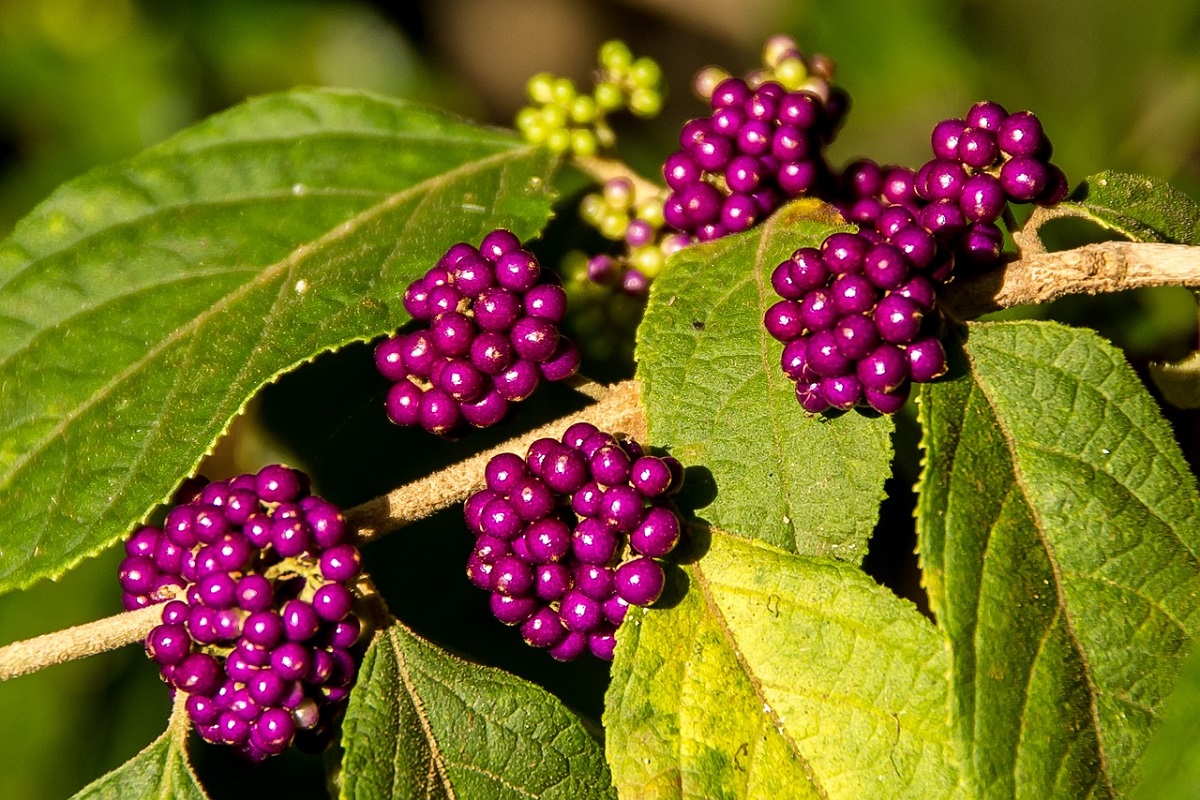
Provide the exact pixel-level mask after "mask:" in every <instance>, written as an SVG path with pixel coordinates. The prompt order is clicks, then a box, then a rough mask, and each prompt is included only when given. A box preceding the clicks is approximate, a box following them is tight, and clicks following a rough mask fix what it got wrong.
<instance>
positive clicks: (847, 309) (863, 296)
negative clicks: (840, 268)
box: [830, 273, 878, 316]
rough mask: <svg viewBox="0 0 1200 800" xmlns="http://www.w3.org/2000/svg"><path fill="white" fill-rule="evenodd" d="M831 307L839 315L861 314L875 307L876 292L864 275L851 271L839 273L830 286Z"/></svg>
mask: <svg viewBox="0 0 1200 800" xmlns="http://www.w3.org/2000/svg"><path fill="white" fill-rule="evenodd" d="M830 292H831V294H832V295H833V308H834V310H835V311H836V312H837V313H838V315H839V316H844V315H847V314H863V313H865V312H867V311H870V310H871V309H872V308H874V307H875V301H876V299H877V298H878V293H877V292H876V291H875V286H874V284H873V283H872V282H871V280H870V279H869V278H867V277H866V276H865V275H862V274H858V273H853V274H848V275H839V276H838V277H837V278H835V279H834V281H833V285H832V286H831V287H830Z"/></svg>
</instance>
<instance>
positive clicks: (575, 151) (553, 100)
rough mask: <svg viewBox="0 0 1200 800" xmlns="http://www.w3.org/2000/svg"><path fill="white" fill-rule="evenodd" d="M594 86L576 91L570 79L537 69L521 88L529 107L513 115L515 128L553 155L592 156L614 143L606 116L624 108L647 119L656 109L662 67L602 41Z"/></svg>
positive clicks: (625, 47) (621, 45)
mask: <svg viewBox="0 0 1200 800" xmlns="http://www.w3.org/2000/svg"><path fill="white" fill-rule="evenodd" d="M598 60H599V67H598V69H597V71H596V86H595V88H594V89H593V91H592V93H591V94H586V93H581V92H580V91H579V89H578V88H577V87H576V86H575V82H574V81H572V80H570V79H569V78H559V77H555V76H554V75H551V74H550V73H548V72H540V73H538V74H537V75H534V76H533V77H532V78H530V79H529V82H528V83H527V84H526V87H525V91H526V94H527V95H528V96H529V99H530V100H532V101H533V105H528V106H525V107H524V108H522V109H521V110H520V111H519V112H518V113H517V120H516V125H517V130H519V131H520V132H521V134H522V135H523V136H524V137H525V140H526V141H528V142H530V143H531V144H542V145H545V146H546V147H548V148H550V150H551V151H553V152H554V153H559V154H561V153H567V152H570V153H571V154H572V155H576V156H593V155H595V154H596V153H597V151H598V150H600V149H602V148H611V147H612V146H613V144H614V143H615V141H616V137H615V135H614V134H613V131H612V128H611V127H609V125H608V119H607V117H608V114H610V113H613V112H616V111H623V110H628V111H629V112H630V113H631V114H633V115H634V116H636V117H643V118H645V117H653V116H654V115H655V114H657V113H658V112H659V110H660V109H661V108H662V101H663V89H662V70H661V69H660V68H659V66H658V64H657V63H656V62H655V61H654V60H653V59H650V58H646V57H642V58H636V59H635V58H634V57H633V53H631V52H630V50H629V47H628V45H626V44H625V43H624V42H620V41H615V40H614V41H610V42H605V43H604V44H603V45H601V47H600V52H599V54H598Z"/></svg>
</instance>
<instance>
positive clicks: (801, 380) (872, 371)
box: [763, 229, 946, 414]
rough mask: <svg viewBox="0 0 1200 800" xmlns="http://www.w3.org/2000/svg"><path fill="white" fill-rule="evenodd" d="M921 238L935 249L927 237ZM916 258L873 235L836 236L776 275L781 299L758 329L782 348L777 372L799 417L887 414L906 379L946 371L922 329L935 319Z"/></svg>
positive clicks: (922, 264) (799, 254) (896, 405)
mask: <svg viewBox="0 0 1200 800" xmlns="http://www.w3.org/2000/svg"><path fill="white" fill-rule="evenodd" d="M921 233H923V234H924V238H923V239H922V240H921V241H922V242H924V245H925V246H926V248H927V249H928V250H933V249H934V248H933V237H932V235H930V234H929V233H928V232H927V231H924V229H922V230H921ZM921 255H922V258H921V259H914V258H913V257H912V256H911V255H909V254H908V253H906V252H905V250H904V249H903V248H902V247H900V246H898V245H896V244H892V243H889V242H887V241H883V240H882V237H880V236H879V235H877V234H875V233H874V232H869V231H868V232H859V233H835V234H832V235H830V236H829V237H827V238H826V239H825V241H824V242H822V243H821V247H820V249H817V248H812V247H805V248H801V249H799V250H797V251H795V252H794V253H793V254H792V256H791V258H789V259H788V260H786V261H784V262H782V263H781V264H779V266H777V267H776V268H775V271H774V272H773V273H772V275H771V285H772V287H774V289H775V291H776V292H777V293H778V294H779V295H780V296H781V297H783V298H784V299H783V300H780V301H779V302H777V303H775V304H774V305H772V306H771V307H770V308H769V309H767V313H766V316H765V317H764V320H763V321H764V324H765V325H766V328H767V332H768V333H770V334H771V336H773V337H774V338H776V339H778V340H779V341H781V342H783V345H784V347H783V354H782V357H781V363H782V366H783V372H784V374H785V375H787V377H788V378H789V379H791V380H792V381H794V382H795V383H796V399H797V400H798V401H799V403H800V406H801V407H802V408H803V409H804V410H805V411H808V412H809V413H813V414H816V413H820V412H822V411H826V410H828V409H830V408H833V409H838V410H848V409H851V408H853V407H854V406H868V407H870V408H873V409H875V410H876V411H878V412H880V413H883V414H894V413H896V412H897V411H899V410H900V407H901V406H903V405H904V401H905V400H906V399H907V397H908V382H909V381H910V380H912V381H915V382H917V383H921V382H924V381H930V380H933V379H934V378H936V377H938V376H939V375H941V374H943V373H944V372H945V370H946V354H945V351H944V350H943V349H942V345H941V343H940V342H939V341H938V339H937V337H936V336H935V335H933V332H931V331H930V330H929V327H928V325H927V324H923V321H924V320H925V319H926V317H929V318H930V319H934V317H933V315H932V312H933V309H934V281H933V280H932V279H931V277H930V275H929V274H928V272H927V271H926V270H925V268H926V267H928V266H929V265H930V263H931V262H930V261H929V260H927V259H924V253H923V252H922V254H921Z"/></svg>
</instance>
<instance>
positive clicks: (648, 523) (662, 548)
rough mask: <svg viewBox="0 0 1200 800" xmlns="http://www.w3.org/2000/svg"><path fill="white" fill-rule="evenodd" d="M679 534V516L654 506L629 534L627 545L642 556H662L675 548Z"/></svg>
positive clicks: (666, 509)
mask: <svg viewBox="0 0 1200 800" xmlns="http://www.w3.org/2000/svg"><path fill="white" fill-rule="evenodd" d="M679 534H680V525H679V517H678V516H676V515H675V513H674V512H673V511H671V510H670V509H668V508H664V507H662V506H654V507H651V508H649V509H647V510H646V513H645V515H644V516H643V517H642V520H641V522H639V523H638V525H637V527H636V528H634V530H633V531H632V532H631V533H630V534H629V545H630V547H632V548H633V549H634V550H635V551H636V552H638V553H641V554H642V555H644V556H650V557H652V558H662V557H663V556H665V555H666V554H667V553H669V552H671V551H672V550H673V549H675V545H676V544H677V543H678V542H679Z"/></svg>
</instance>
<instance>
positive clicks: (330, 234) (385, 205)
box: [0, 147, 550, 589]
mask: <svg viewBox="0 0 1200 800" xmlns="http://www.w3.org/2000/svg"><path fill="white" fill-rule="evenodd" d="M537 149H538V148H535V147H519V148H514V149H511V150H506V151H503V152H500V153H495V154H493V155H490V156H487V157H485V158H482V159H478V160H475V161H472V162H469V163H467V164H464V165H462V166H460V167H456V168H455V169H452V170H448V171H446V172H443V173H440V174H438V175H435V176H433V177H431V178H428V179H426V180H424V181H421V182H420V183H416V184H413V185H412V186H409V187H407V188H406V189H404V190H402V191H400V192H396V193H394V194H392V195H389V196H388V197H386V198H385V199H384V200H382V201H381V202H379V203H377V204H375V205H373V206H371V207H369V208H367V209H364V210H363V211H361V212H359V213H358V214H356V215H355V216H353V217H351V218H350V219H348V220H346V221H345V222H342V223H341V224H339V225H337V226H336V227H334V228H333V229H331V230H329V231H326V232H325V233H324V234H322V235H321V236H320V237H318V238H317V239H315V240H313V241H311V242H306V243H303V244H301V245H299V246H297V247H296V248H295V249H294V250H293V251H292V252H291V253H289V254H288V255H287V257H286V258H284V259H282V260H280V261H277V262H275V263H274V264H269V265H266V266H265V267H264V268H263V269H261V270H259V271H258V272H257V273H256V274H255V276H254V277H253V278H252V279H251V280H249V281H247V282H246V283H243V284H241V285H240V286H238V287H237V288H236V289H235V290H234V291H232V292H230V293H229V294H227V295H225V296H224V297H222V298H221V299H220V300H218V301H217V302H216V303H214V304H213V305H212V306H210V307H209V308H208V309H206V310H205V311H203V312H202V313H201V314H199V315H197V316H196V317H194V318H193V319H191V320H189V321H188V322H187V323H186V324H185V325H182V326H180V327H179V328H176V329H175V330H173V331H172V332H171V333H170V334H169V335H168V336H166V337H164V338H163V339H162V340H160V341H159V342H157V343H156V344H155V345H154V346H153V347H151V348H150V349H149V350H147V352H146V354H145V355H143V356H141V357H140V358H138V359H137V360H136V361H134V362H133V363H131V364H129V365H127V366H126V367H125V368H124V369H122V370H121V371H120V372H119V373H117V374H116V375H114V376H113V377H112V378H111V379H110V380H109V381H108V382H107V383H106V384H105V385H104V386H102V387H100V388H99V389H97V390H96V391H95V392H93V393H92V395H91V396H90V397H88V398H87V400H85V401H84V402H83V403H81V404H79V405H77V406H76V407H75V408H73V409H71V410H70V411H69V412H68V413H65V414H64V415H63V417H62V420H61V421H60V422H59V423H58V424H57V425H55V426H54V428H53V429H51V430H50V431H49V432H47V434H46V435H45V436H43V437H42V439H41V440H40V441H38V442H37V443H36V444H35V445H34V446H33V447H31V448H29V449H28V450H26V451H25V452H24V453H22V454H21V456H20V457H18V458H17V459H16V460H14V461H13V463H12V464H11V466H10V467H9V469H8V470H7V472H6V473H5V474H3V475H0V491H3V490H4V488H5V487H6V486H7V485H8V484H9V483H10V482H11V480H12V479H13V477H14V476H15V475H17V474H18V473H19V472H20V470H21V468H22V467H23V466H24V465H25V464H27V463H28V462H29V460H30V459H31V458H33V457H34V456H36V455H37V454H38V453H39V452H41V451H42V450H43V449H45V448H46V447H47V446H49V444H50V443H52V442H53V441H54V440H55V439H56V438H57V437H58V436H60V435H62V433H63V432H64V431H65V430H66V429H67V428H69V427H70V425H71V424H72V422H73V421H74V420H75V419H76V418H77V417H78V416H79V414H81V413H83V412H86V411H87V410H88V409H89V408H90V407H92V406H93V405H95V404H96V403H98V402H100V401H101V400H103V399H105V398H106V397H107V396H108V394H109V393H110V392H112V391H113V390H114V389H115V388H116V387H118V386H120V385H121V384H122V383H123V382H124V381H126V380H127V379H129V378H131V377H133V376H135V375H137V374H138V372H139V370H141V369H143V368H144V367H145V366H146V364H147V363H149V362H150V361H151V360H152V359H153V358H154V357H155V356H157V355H158V354H159V353H161V352H163V351H164V350H165V349H166V348H167V347H169V346H170V345H172V344H174V343H176V342H178V341H181V340H182V339H183V338H184V336H185V334H189V333H192V332H194V331H195V330H196V329H198V328H199V327H200V326H201V325H202V324H203V323H205V322H207V321H208V320H209V319H211V318H213V317H214V316H215V315H216V314H217V313H219V312H220V311H222V310H223V309H224V308H226V307H227V306H228V305H229V304H231V303H233V302H234V301H236V300H237V299H238V298H239V297H241V296H242V295H243V294H244V293H245V292H247V291H249V290H250V289H251V288H254V287H257V286H260V285H264V284H266V283H268V282H269V281H270V280H271V279H274V278H275V277H277V276H279V275H281V274H284V273H286V272H287V271H289V270H291V269H294V268H295V267H297V266H299V265H300V264H302V263H304V261H305V260H306V259H307V258H309V257H310V253H311V252H313V251H314V250H317V249H319V248H321V247H323V246H325V245H328V244H330V243H333V242H336V241H338V240H339V239H341V238H344V237H345V236H348V235H350V234H351V233H353V232H355V231H356V230H357V229H358V228H360V227H361V226H362V225H364V224H366V223H368V222H370V221H371V220H372V219H374V218H375V217H377V216H378V215H380V214H384V213H386V212H387V211H389V210H390V209H392V208H395V207H397V206H399V205H401V204H403V203H404V202H405V201H406V200H408V199H410V198H411V197H412V196H414V195H417V194H420V193H422V192H425V191H429V190H430V189H435V188H438V187H440V186H442V185H445V184H447V183H449V182H450V181H452V180H454V179H457V178H460V177H463V176H468V175H471V174H472V173H474V172H476V171H479V170H482V169H485V168H488V167H491V166H494V165H495V164H502V163H504V162H506V161H510V160H511V161H518V160H520V159H521V158H525V157H527V156H528V155H530V154H531V153H533V152H535V151H537ZM544 185H545V186H546V187H547V189H546V190H547V191H550V189H549V188H548V187H549V182H546V183H545V184H544ZM403 316H405V317H406V316H407V315H403ZM403 322H404V320H403V319H401V320H400V322H399V324H401V325H402V324H403ZM265 330H266V328H264V332H265ZM382 332H384V331H375V332H364V333H363V334H362V335H359V336H355V337H353V338H350V339H347V340H345V341H342V342H340V343H338V344H336V345H333V346H330V347H326V348H323V349H322V350H320V351H318V352H317V353H314V354H312V355H310V356H308V357H305V358H301V359H298V360H296V361H295V362H293V363H292V364H289V365H288V366H286V367H284V368H282V369H279V370H277V371H275V372H274V373H272V374H271V375H269V376H268V377H266V378H265V379H264V380H263V381H262V382H260V383H259V384H258V385H257V386H256V387H255V388H254V390H253V391H252V392H251V393H250V394H249V395H247V396H246V397H245V398H244V399H243V400H242V401H241V402H240V403H238V405H237V406H236V408H235V410H234V411H233V413H231V414H230V415H229V416H228V417H227V418H226V420H225V421H224V423H223V424H222V426H221V428H220V430H219V431H218V432H217V433H216V434H215V435H214V436H213V438H212V440H211V441H210V442H209V443H208V445H207V446H206V447H205V448H203V450H202V451H201V452H200V454H199V455H198V456H197V457H196V459H195V460H194V461H193V462H192V463H191V464H190V465H189V466H188V474H191V473H192V472H195V470H196V468H197V467H198V466H199V465H200V463H201V462H202V461H203V460H204V459H205V458H206V457H207V456H208V455H210V454H211V453H212V452H213V450H214V448H215V447H216V445H217V443H218V442H219V441H220V440H221V438H222V437H223V436H224V435H225V434H226V433H227V432H228V431H229V428H230V426H231V424H232V423H233V421H234V420H235V419H236V418H237V417H238V416H240V415H241V414H242V413H243V412H244V411H245V410H246V407H247V406H248V404H249V403H250V401H251V400H252V399H253V398H254V397H255V396H256V395H257V394H258V393H259V392H260V391H261V390H262V388H263V387H264V386H267V385H269V384H271V383H273V382H274V381H276V380H278V379H279V377H281V376H282V375H284V374H286V373H288V372H291V371H292V370H294V369H296V368H297V367H298V366H300V365H302V364H304V363H307V362H310V361H312V360H313V359H314V358H316V357H317V356H319V355H321V354H324V353H326V352H334V351H337V350H340V349H341V348H343V347H346V346H347V345H350V344H353V343H354V342H363V341H370V340H371V339H373V338H374V337H375V336H376V335H378V334H379V333H382ZM24 349H25V347H24V346H23V347H21V348H19V349H17V350H14V351H13V353H11V354H10V355H9V356H8V357H6V358H5V361H7V360H8V359H9V358H11V357H12V356H15V355H16V354H18V353H21V352H23V351H24ZM243 369H244V368H243ZM177 386H178V384H177ZM173 392H174V389H173V390H172V393H173ZM144 455H145V453H142V454H141V455H139V459H140V458H142V457H144ZM134 463H137V462H136V461H135V462H134ZM132 473H133V470H132V469H131V470H129V472H128V474H129V475H132ZM121 488H123V487H119V488H118V489H117V490H116V491H114V492H113V493H112V496H113V497H114V498H115V497H117V496H118V495H119V494H120V491H121ZM170 497H171V494H170V493H168V494H167V495H165V496H164V497H161V498H159V499H158V500H156V501H155V502H154V503H152V504H151V505H150V506H149V507H148V508H147V509H146V510H145V511H144V512H143V513H142V515H141V516H140V517H139V518H138V519H137V520H134V521H133V524H137V523H139V522H144V521H145V520H146V519H147V518H148V517H149V515H150V514H151V513H152V512H153V511H154V509H155V508H157V507H158V506H159V505H160V504H162V503H164V502H166V501H168V500H169V499H170ZM123 533H124V531H119V532H117V533H115V534H114V535H113V536H112V537H110V538H109V540H108V541H107V542H105V543H103V544H101V545H99V546H98V547H96V548H94V549H92V550H90V551H88V552H83V553H80V554H79V555H78V557H76V558H74V559H72V560H70V561H66V562H64V563H63V564H62V565H61V568H60V569H59V570H57V571H55V572H53V573H52V574H50V575H49V577H52V578H54V577H58V576H61V575H64V574H66V573H67V572H68V571H70V570H71V569H73V568H74V567H75V566H76V565H78V564H79V563H81V562H82V561H83V560H85V559H87V558H90V557H91V556H93V555H95V553H97V552H100V551H101V550H103V549H104V548H105V547H107V546H108V545H110V544H111V543H112V541H114V540H115V539H116V538H117V537H119V536H121V535H123ZM39 541H40V536H39ZM34 546H35V548H36V543H35V545H34ZM44 577H46V576H44V575H43V576H39V577H36V578H34V579H32V580H26V581H20V582H17V583H15V584H13V585H12V586H11V587H9V588H10V589H23V588H26V587H27V586H30V585H32V584H33V583H35V582H37V581H39V580H42V579H43V578H44Z"/></svg>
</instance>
